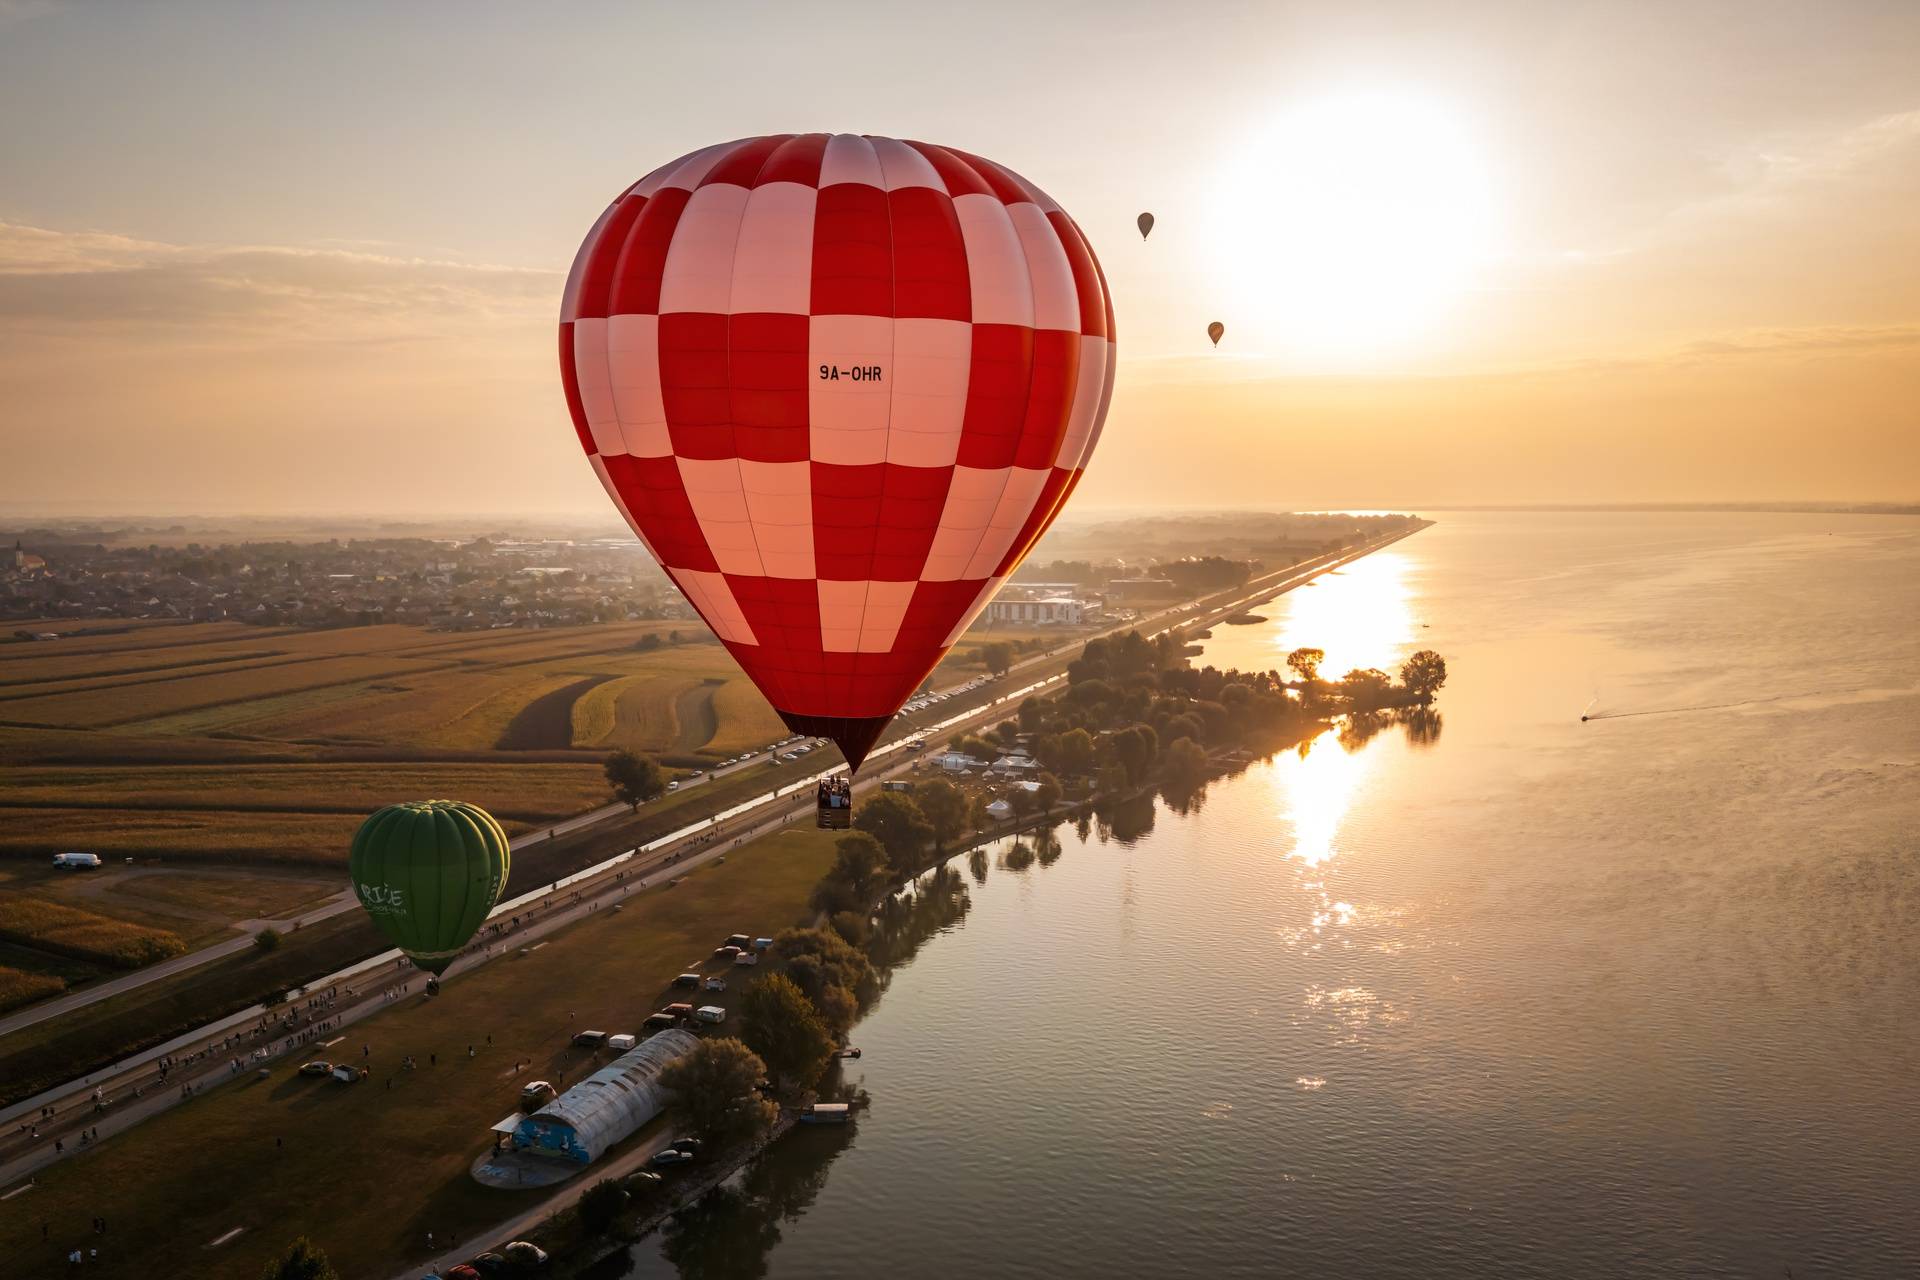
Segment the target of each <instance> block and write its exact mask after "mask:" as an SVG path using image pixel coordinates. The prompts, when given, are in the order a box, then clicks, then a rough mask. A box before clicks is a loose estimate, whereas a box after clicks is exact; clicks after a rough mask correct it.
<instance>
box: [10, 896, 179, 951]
mask: <svg viewBox="0 0 1920 1280" xmlns="http://www.w3.org/2000/svg"><path fill="white" fill-rule="evenodd" d="M0 939H5V940H6V941H8V942H11V943H13V944H14V945H15V946H19V947H27V948H29V949H31V950H34V951H46V952H50V953H52V954H54V955H60V956H72V957H73V958H74V959H76V960H84V961H86V962H88V963H90V964H101V965H111V966H114V967H116V968H121V969H137V968H139V967H140V966H141V965H144V964H152V963H153V962H154V961H155V960H164V959H166V958H167V957H168V956H177V955H179V954H180V953H181V952H183V951H185V950H186V949H187V944H186V943H184V942H182V941H181V940H180V939H179V938H178V937H176V936H174V935H173V934H171V933H167V932H165V931H163V930H159V929H149V928H146V927H143V926H141V925H138V924H135V923H134V922H133V921H131V920H115V919H112V918H111V917H108V916H103V915H97V914H95V913H94V912H91V911H86V910H83V909H81V908H79V907H73V906H68V905H67V904H65V903H60V902H49V901H48V900H47V899H45V898H34V897H29V896H28V895H26V894H24V893H4V892H0Z"/></svg>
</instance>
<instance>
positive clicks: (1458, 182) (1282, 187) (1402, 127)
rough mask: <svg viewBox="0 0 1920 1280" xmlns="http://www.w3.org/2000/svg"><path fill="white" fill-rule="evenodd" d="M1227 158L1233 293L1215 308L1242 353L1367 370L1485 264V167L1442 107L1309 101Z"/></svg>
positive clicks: (1367, 96) (1223, 194) (1220, 206)
mask: <svg viewBox="0 0 1920 1280" xmlns="http://www.w3.org/2000/svg"><path fill="white" fill-rule="evenodd" d="M1232 156H1233V159H1232V162H1231V163H1232V167H1231V169H1230V170H1229V171H1228V172H1227V173H1226V174H1224V175H1223V181H1222V185H1221V191H1220V194H1219V197H1218V199H1217V200H1216V202H1215V208H1216V209H1217V211H1218V215H1217V216H1218V227H1217V233H1216V236H1215V242H1216V244H1217V245H1218V248H1219V252H1220V256H1221V263H1220V274H1219V278H1220V279H1221V280H1223V281H1226V282H1229V283H1228V284H1227V286H1226V288H1227V293H1226V296H1225V297H1224V298H1223V299H1222V302H1221V305H1220V307H1219V308H1217V309H1218V310H1219V312H1220V318H1221V319H1223V320H1225V321H1226V324H1227V328H1228V331H1229V332H1230V333H1234V334H1236V335H1237V341H1238V342H1240V343H1241V344H1242V349H1243V350H1252V351H1258V352H1262V353H1265V354H1268V355H1276V356H1287V355H1300V354H1305V355H1312V356H1317V357H1336V358H1338V357H1349V358H1360V359H1364V358H1366V357H1368V356H1372V355H1376V354H1380V353H1382V352H1386V351H1390V350H1394V349H1398V348H1401V347H1404V346H1405V345H1406V344H1407V343H1408V341H1409V340H1411V339H1413V338H1415V337H1417V336H1418V335H1420V334H1421V333H1423V332H1426V331H1428V330H1430V329H1431V328H1432V327H1433V326H1434V325H1435V323H1436V322H1437V321H1439V320H1440V319H1441V318H1442V317H1443V316H1444V315H1445V314H1446V312H1447V311H1448V309H1449V308H1450V307H1451V306H1452V305H1454V304H1455V303H1456V302H1457V301H1458V300H1459V299H1460V297H1461V296H1462V295H1463V294H1464V293H1465V292H1466V291H1467V290H1468V289H1469V288H1471V287H1472V286H1473V283H1474V280H1475V277H1476V275H1477V274H1478V272H1479V270H1480V269H1481V267H1482V266H1483V265H1484V264H1485V263H1486V261H1487V259H1488V257H1489V255H1490V252H1491V245H1492V239H1493V221H1494V216H1493V215H1494V210H1493V199H1492V189H1491V187H1492V184H1491V181H1490V176H1489V172H1488V168H1487V163H1486V158H1485V156H1484V155H1483V153H1482V151H1481V148H1480V147H1479V145H1478V144H1477V142H1476V140H1475V139H1474V138H1473V137H1472V136H1471V133H1470V132H1469V131H1468V129H1467V128H1466V127H1465V126H1464V124H1463V122H1462V121H1461V120H1460V119H1459V117H1458V116H1457V115H1456V114H1455V113H1454V112H1452V111H1451V110H1450V109H1449V108H1448V107H1447V105H1446V104H1444V103H1442V102H1438V101H1435V100H1431V99H1426V98H1421V97H1418V96H1415V95H1411V94H1406V93H1397V92H1384V91H1379V90H1366V91H1360V90H1354V91H1347V92H1342V93H1335V94H1329V95H1326V96H1323V97H1317V98H1313V99H1311V100H1308V101H1305V102H1302V103H1299V104H1297V105H1295V106H1293V107H1290V108H1288V109H1286V110H1284V111H1282V112H1281V114H1280V115H1278V116H1277V117H1275V118H1274V119H1272V120H1270V121H1268V122H1267V123H1266V124H1265V125H1264V127H1262V128H1261V129H1259V130H1258V131H1257V132H1256V133H1255V135H1254V136H1253V137H1252V138H1251V139H1246V140H1243V141H1242V142H1241V143H1240V144H1239V145H1237V146H1236V147H1235V148H1234V151H1233V153H1232Z"/></svg>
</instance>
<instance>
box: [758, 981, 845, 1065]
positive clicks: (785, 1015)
mask: <svg viewBox="0 0 1920 1280" xmlns="http://www.w3.org/2000/svg"><path fill="white" fill-rule="evenodd" d="M740 1022H741V1034H740V1039H741V1040H742V1041H744V1042H745V1043H746V1045H747V1047H748V1048H750V1049H752V1050H753V1051H754V1052H755V1053H757V1054H759V1055H760V1060H761V1061H762V1062H764V1063H766V1065H767V1070H768V1071H770V1072H771V1073H772V1074H773V1077H774V1078H775V1079H776V1080H779V1081H782V1082H784V1083H786V1084H789V1085H794V1086H799V1087H803V1088H804V1087H805V1086H807V1085H809V1084H812V1083H813V1081H814V1078H815V1077H816V1076H818V1075H819V1074H820V1070H821V1068H822V1067H824V1066H826V1065H827V1058H828V1056H829V1055H830V1054H832V1052H833V1038H832V1037H831V1036H830V1035H828V1034H827V1026H826V1023H824V1022H822V1021H821V1020H820V1014H819V1012H818V1011H816V1010H815V1009H814V1007H813V1002H812V1001H810V1000H808V999H807V997H806V993H805V992H803V991H801V990H800V988H799V987H797V986H795V985H794V982H793V979H791V978H789V977H787V976H786V975H785V974H780V973H770V974H768V975H767V976H765V977H764V978H761V979H760V980H759V981H758V982H756V983H754V984H753V985H752V986H751V987H748V988H747V993H746V995H744V996H742V997H741V999H740Z"/></svg>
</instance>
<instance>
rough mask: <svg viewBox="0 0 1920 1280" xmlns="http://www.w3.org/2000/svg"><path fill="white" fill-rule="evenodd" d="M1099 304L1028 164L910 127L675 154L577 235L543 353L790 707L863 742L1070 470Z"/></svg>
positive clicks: (1073, 236)
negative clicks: (913, 138)
mask: <svg viewBox="0 0 1920 1280" xmlns="http://www.w3.org/2000/svg"><path fill="white" fill-rule="evenodd" d="M1113 332H1114V330H1113V309H1112V305H1111V303H1110V302H1109V300H1108V297H1107V289H1106V282H1105V280H1104V278H1103V277H1102V276H1101V273H1100V267H1099V264H1098V263H1097V262H1096V261H1095V259H1094V255H1093V251H1092V249H1091V248H1090V247H1089V246H1088V244H1087V241H1086V237H1085V236H1083V235H1082V234H1081V232H1080V228H1079V227H1078V226H1076V225H1075V224H1074V222H1073V220H1072V219H1071V218H1069V217H1068V216H1067V214H1066V213H1065V211H1064V210H1062V209H1061V208H1060V206H1059V205H1058V204H1056V203H1055V202H1054V201H1053V200H1052V199H1051V198H1049V197H1048V196H1047V195H1046V194H1045V193H1044V192H1042V191H1041V190H1040V189H1039V188H1038V187H1035V186H1034V185H1033V184H1032V183H1030V182H1028V181H1027V180H1026V179H1024V178H1022V177H1020V176H1019V175H1018V174H1016V173H1014V172H1012V171H1011V170H1009V169H1006V168H1004V167H1002V166H1000V165H998V164H995V163H993V162H992V161H990V160H983V159H981V158H980V157H978V156H973V155H968V154H967V153H965V152H962V151H955V150H952V149H950V148H945V147H937V146H931V145H928V144H926V143H921V142H900V141H895V140H894V139H892V138H878V137H863V136H859V135H849V134H835V135H831V136H829V135H827V134H819V133H815V134H798V135H794V134H780V135H776V136H771V137H763V138H747V139H744V140H741V141H737V142H727V143H721V144H720V145H718V146H712V147H708V148H706V149H704V150H701V151H696V152H694V153H692V154H691V155H688V156H684V157H682V158H681V159H679V160H675V161H673V162H672V163H671V164H668V165H665V166H663V167H662V168H659V169H656V170H654V171H653V172H652V173H651V174H649V175H647V176H646V177H645V178H643V179H641V180H640V181H639V182H637V183H635V184H634V185H633V186H631V187H629V188H627V189H626V190H625V191H623V192H622V193H621V194H620V196H619V197H618V198H617V199H615V200H614V202H613V204H612V205H610V206H609V207H608V208H607V210H606V212H605V213H603V214H601V216H600V220H599V222H597V223H596V224H595V225H594V227H593V230H592V231H591V232H589V233H588V235H587V238H586V241H585V243H583V244H582V245H581V246H580V253H579V256H578V257H576V258H575V260H574V264H573V271H572V274H571V275H570V276H569V278H568V281H567V287H566V294H565V298H564V300H563V302H562V304H561V313H560V371H561V377H562V380H563V382H564V384H565V390H566V396H567V405H568V408H569V410H570V411H571V413H572V416H573V423H574V427H575V429H576V430H577V432H578V433H579V437H580V443H581V444H582V445H583V446H584V447H585V449H586V452H587V456H588V459H589V460H590V461H591V463H592V464H593V468H594V471H595V472H596V473H597V474H598V475H599V477H600V479H601V482H602V483H603V484H604V485H605V486H606V489H607V493H608V494H609V495H610V496H611V497H612V499H613V502H614V505H615V506H617V507H618V508H619V509H620V513H621V514H622V515H623V516H625V517H626V519H627V522H628V524H630V525H631V526H632V527H633V530H634V532H635V533H636V534H638V535H639V537H640V540H641V541H642V542H644V543H645V544H646V546H647V549H648V550H649V551H651V552H652V553H653V555H654V557H655V558H656V559H658V560H659V561H660V563H661V565H662V566H663V567H664V568H665V569H666V571H667V574H668V575H669V576H670V577H671V578H672V579H673V580H674V582H675V584H676V585H678V586H679V588H680V590H681V591H682V592H683V593H685V595H686V597H687V599H688V600H689V601H691V602H692V604H693V607H694V608H695V609H697V610H699V612H700V615H701V616H702V617H703V618H705V619H706V620H707V623H708V625H709V626H711V627H712V628H713V630H714V632H715V634H716V635H718V636H719V638H720V640H721V642H722V643H723V644H725V645H726V647H727V649H728V650H729V651H730V652H731V653H732V654H733V656H734V658H735V660H736V661H738V662H739V664H740V666H741V667H742V668H743V669H744V670H745V671H746V673H747V675H748V676H749V677H751V678H752V680H753V682H754V683H755V684H756V685H757V686H759V689H760V691H761V692H762V693H763V694H765V695H766V697H767V700H768V701H769V702H771V703H772V704H773V706H774V708H775V709H776V710H777V711H779V713H780V715H781V716H782V718H784V719H785V721H786V722H787V724H788V725H789V726H790V727H791V728H792V729H793V730H794V731H795V732H797V733H804V734H817V735H820V736H823V737H830V738H832V739H833V740H834V741H835V742H837V743H839V745H840V749H841V751H842V753H843V754H844V755H845V756H846V758H847V761H848V763H849V764H851V765H853V766H855V767H856V768H857V767H858V766H859V764H860V762H861V760H863V759H864V758H865V756H866V754H867V752H868V750H869V749H870V748H871V747H872V745H873V743H874V741H875V740H876V739H877V738H878V737H879V735H880V732H881V730H882V729H883V728H884V727H885V726H886V724H887V722H888V720H890V719H891V718H892V717H893V714H894V713H895V712H896V711H898V710H899V708H900V705H901V703H903V702H904V701H905V700H906V699H907V697H909V696H910V695H911V694H912V692H913V690H914V689H915V688H917V687H918V686H919V684H920V682H921V681H922V680H923V679H924V678H925V677H926V676H927V674H928V673H929V672H931V671H932V670H933V668H934V666H935V664H936V663H938V662H939V661H940V659H941V657H942V656H943V655H944V654H945V653H946V652H947V650H948V649H949V648H950V647H951V646H952V644H953V643H954V641H955V640H957V639H958V638H959V637H960V634H961V633H962V632H963V631H965V630H966V628H967V626H968V624H969V623H971V622H972V621H973V619H974V617H975V616H976V615H977V614H978V613H979V612H980V611H981V610H982V609H984V608H985V607H986V604H987V601H988V600H990V599H991V598H992V597H993V594H994V592H995V591H996V590H998V588H999V586H1000V584H1001V583H1002V582H1003V581H1005V580H1006V578H1007V576H1008V575H1009V574H1011V573H1012V572H1013V570H1014V568H1015V567H1016V566H1018V565H1019V563H1020V562H1021V560H1022V559H1023V558H1024V557H1025V556H1026V554H1027V551H1028V550H1029V549H1030V548H1031V547H1032V546H1033V544H1034V542H1035V541H1036V540H1037V539H1038V538H1039V537H1040V535H1041V534H1042V533H1043V532H1045V531H1046V528H1047V526H1048V525H1049V524H1051V523H1052V521H1053V518H1054V516H1055V515H1056V514H1057V513H1058V512H1059V510H1060V507H1061V504H1062V503H1064V502H1065V501H1066V499H1067V497H1068V495H1069V494H1070V493H1071V492H1072V491H1073V487H1074V485H1075V483H1076V482H1077V481H1078V479H1079V477H1080V474H1081V469H1082V468H1083V467H1084V466H1085V465H1086V462H1087V459H1088V457H1089V456H1090V455H1091V453H1092V451H1093V447H1094V442H1095V441H1096V440H1097V439H1098V437H1099V434H1100V426H1101V423H1102V421H1103V420H1104V418H1105V416H1106V410H1107V401H1108V398H1109V396H1110V395H1111V388H1112V385H1113V371H1114V342H1113Z"/></svg>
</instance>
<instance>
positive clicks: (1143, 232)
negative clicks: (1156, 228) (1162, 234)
mask: <svg viewBox="0 0 1920 1280" xmlns="http://www.w3.org/2000/svg"><path fill="white" fill-rule="evenodd" d="M1133 221H1134V225H1135V226H1137V227H1139V228H1140V238H1141V239H1142V240H1145V239H1146V238H1147V233H1148V232H1149V231H1152V230H1153V215H1152V214H1150V213H1143V214H1141V215H1140V216H1139V217H1137V218H1135V219H1134V220H1133Z"/></svg>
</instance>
